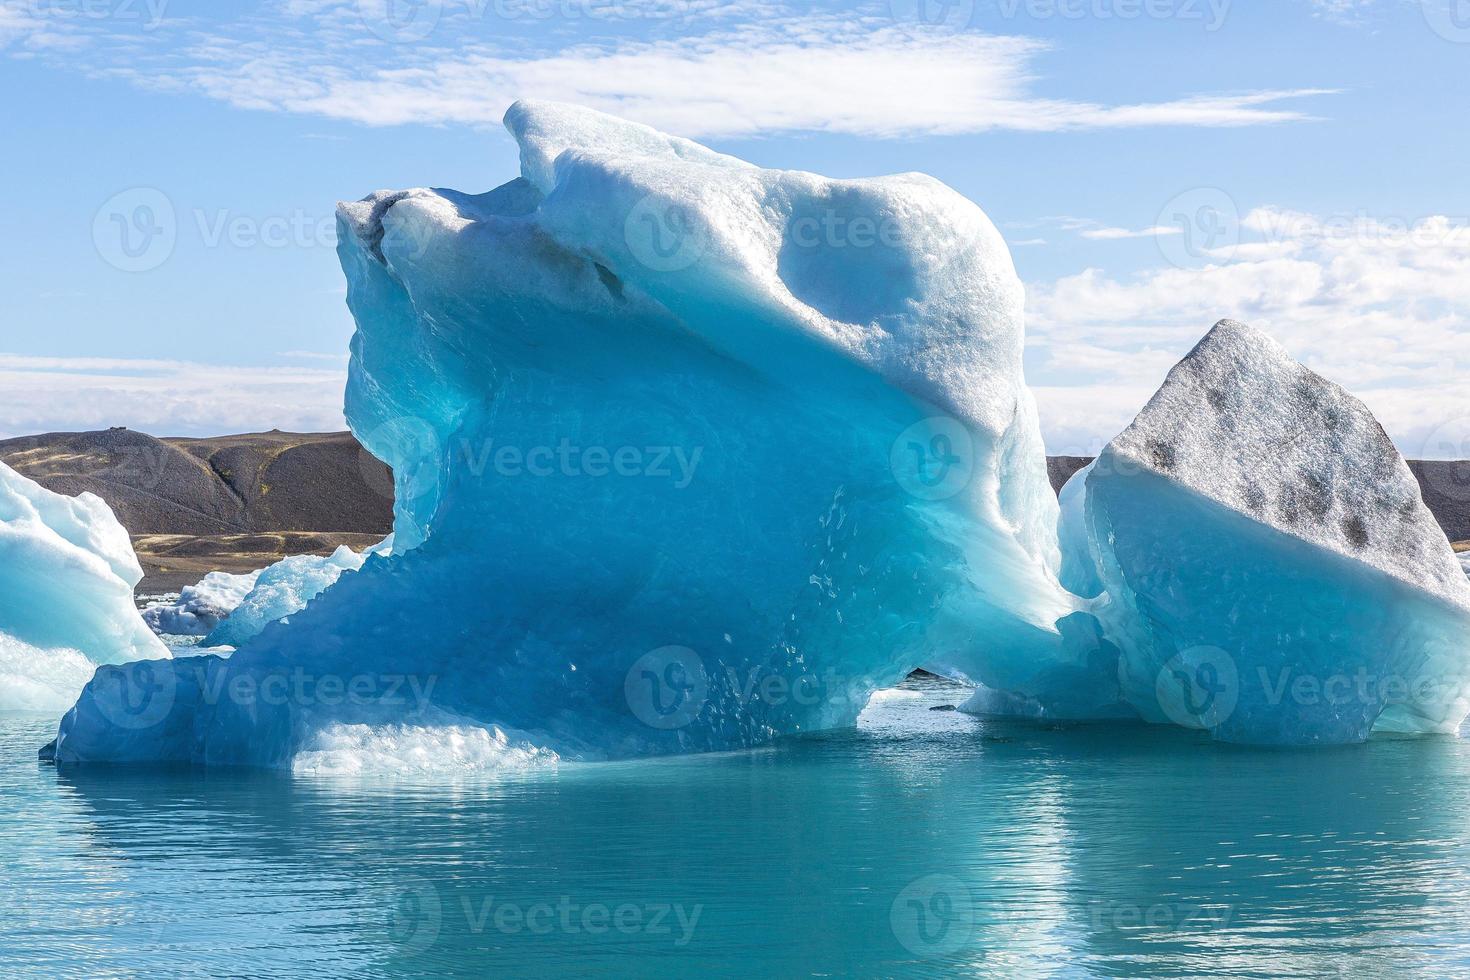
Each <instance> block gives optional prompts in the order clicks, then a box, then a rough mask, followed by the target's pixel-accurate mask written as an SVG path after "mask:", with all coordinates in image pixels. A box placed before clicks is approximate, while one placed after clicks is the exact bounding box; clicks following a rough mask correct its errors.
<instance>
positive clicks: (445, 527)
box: [58, 103, 1086, 765]
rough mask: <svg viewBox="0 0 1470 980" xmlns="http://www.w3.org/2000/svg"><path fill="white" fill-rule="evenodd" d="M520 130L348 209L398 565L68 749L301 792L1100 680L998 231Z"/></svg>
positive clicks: (940, 199)
mask: <svg viewBox="0 0 1470 980" xmlns="http://www.w3.org/2000/svg"><path fill="white" fill-rule="evenodd" d="M506 123H507V126H508V128H509V129H510V131H511V133H512V134H513V135H514V136H515V138H516V139H517V140H518V141H519V143H520V146H521V159H522V176H521V177H520V178H519V179H517V180H515V181H512V182H511V183H509V184H506V185H504V186H502V187H500V188H498V189H496V190H494V191H491V192H489V193H486V194H480V195H469V194H462V193H458V192H453V191H432V190H412V191H406V192H392V193H389V192H380V193H378V194H374V195H372V196H371V197H369V198H367V199H365V200H363V201H361V202H357V203H351V204H344V205H343V206H342V207H341V209H340V211H339V226H340V236H339V237H340V246H339V251H340V255H341V260H342V265H343V268H344V269H345V270H346V273H347V278H348V283H349V294H348V303H349V306H350V308H351V309H352V312H353V314H354V316H355V318H356V320H357V327H358V329H357V333H356V335H355V336H354V338H353V341H352V361H351V367H350V377H349V384H348V390H347V395H346V407H347V413H348V418H349V421H350V423H351V425H352V427H353V430H354V431H355V432H356V433H357V434H358V435H359V437H360V438H361V439H362V441H363V443H364V444H365V445H366V446H367V447H368V448H369V450H370V451H372V452H373V453H374V454H375V455H377V456H378V457H380V458H381V459H383V460H384V461H385V462H388V463H389V464H390V465H391V466H392V467H393V471H394V479H395V490H396V499H395V508H396V510H395V536H396V541H397V545H396V547H395V553H394V554H393V555H392V556H390V557H385V558H381V559H375V560H373V561H371V562H369V563H368V564H367V565H366V566H365V567H364V568H363V569H362V570H361V571H359V572H357V573H356V574H353V575H347V576H343V577H342V579H341V580H339V581H338V582H337V583H336V584H335V585H333V586H332V587H331V588H330V589H328V590H327V591H326V592H324V593H323V594H322V595H320V596H319V597H318V598H317V599H316V600H315V601H313V602H312V603H311V604H310V605H309V606H307V607H306V608H305V609H302V610H301V611H299V612H297V613H295V614H293V615H292V616H291V617H290V621H289V623H287V624H284V625H281V626H277V627H272V628H270V629H266V630H264V631H262V632H261V633H260V634H259V635H258V636H256V637H254V638H253V639H251V640H249V641H247V642H245V643H244V645H243V646H241V647H240V649H239V650H238V652H236V653H235V654H234V656H233V657H231V658H230V659H228V660H221V659H218V658H212V657H198V658H190V660H189V662H188V663H187V664H183V663H181V664H180V666H179V668H178V670H177V671H176V672H175V675H174V676H173V677H172V678H170V679H169V680H167V681H166V682H164V683H163V684H162V687H164V688H166V692H162V693H160V694H159V695H158V697H159V698H160V699H161V700H166V701H168V702H169V706H168V707H167V709H166V710H164V709H160V711H159V712H158V714H159V720H158V723H157V724H155V725H152V726H149V727H143V726H135V727H133V728H130V729H129V730H128V733H127V737H126V738H119V737H118V736H117V733H116V732H115V731H113V730H111V729H110V728H109V726H108V725H107V724H106V717H107V716H108V715H109V714H115V712H110V711H109V710H107V707H106V705H105V704H103V703H102V702H103V701H104V700H105V699H106V698H108V697H111V696H113V695H112V694H110V693H109V691H115V690H120V689H126V690H129V691H132V692H133V693H134V694H135V695H139V696H141V694H142V693H143V691H144V689H145V688H147V689H148V690H152V689H153V688H154V687H157V686H159V684H158V678H157V677H150V678H149V679H148V682H147V684H133V682H132V681H131V679H129V678H127V677H122V678H119V679H118V680H117V681H115V682H113V683H112V684H110V685H102V684H95V685H93V687H92V688H91V689H89V690H88V692H87V693H86V695H84V696H83V698H82V699H81V701H80V702H79V703H78V705H77V706H76V709H75V710H74V711H73V712H72V713H71V714H69V715H68V717H67V719H66V720H65V721H64V722H63V725H62V729H61V733H60V738H59V742H58V758H59V759H62V760H95V759H113V760H141V759H169V760H187V761H195V762H205V763H245V764H260V765H284V764H288V763H289V762H290V760H291V759H293V758H295V757H296V755H297V754H299V753H313V752H316V751H318V750H319V748H320V745H321V744H322V740H323V739H325V738H327V737H328V735H327V734H324V733H333V734H331V737H332V738H334V739H337V740H338V741H339V742H340V738H341V732H342V730H343V726H370V727H371V726H396V725H401V724H403V723H405V721H408V722H413V723H415V724H417V723H418V722H419V721H420V720H422V719H424V718H432V719H434V720H435V722H434V723H436V724H445V725H451V724H453V725H462V724H464V723H465V722H470V723H475V724H479V725H485V726H488V725H496V726H501V730H504V731H514V732H522V733H527V736H528V737H530V738H532V739H535V740H537V741H538V743H539V744H543V745H547V746H552V747H554V748H555V749H556V750H557V751H560V752H562V753H563V754H565V753H572V754H575V755H579V756H584V757H605V756H619V755H628V754H636V753H645V752H672V751H686V750H699V749H717V748H727V747H733V746H744V745H751V744H756V743H758V742H761V741H764V740H766V739H769V738H771V737H773V736H776V735H780V734H785V733H791V732H800V731H812V730H818V729H825V728H831V727H834V726H842V725H850V724H852V723H853V721H854V719H855V718H856V716H857V714H858V712H859V711H860V710H861V708H862V707H863V705H864V704H865V703H866V701H867V698H868V695H869V694H870V693H871V692H872V691H873V690H875V689H877V688H880V687H884V686H888V685H891V684H892V683H894V682H895V681H897V680H898V679H899V678H901V677H902V676H903V675H904V674H905V673H906V672H907V671H908V670H910V669H912V668H913V667H915V666H918V665H920V664H924V663H929V664H932V665H934V666H935V667H937V668H940V669H944V670H946V671H947V672H950V673H954V674H956V675H960V676H964V677H969V678H973V679H975V680H983V681H985V682H987V683H991V684H994V685H996V686H997V687H1002V688H1005V689H1008V690H1018V691H1022V692H1025V693H1026V694H1037V693H1040V692H1041V691H1042V690H1043V689H1045V688H1047V687H1048V686H1057V685H1060V684H1061V683H1062V682H1063V681H1067V682H1068V687H1069V688H1073V689H1075V688H1076V687H1077V685H1076V684H1073V683H1070V682H1071V681H1072V679H1073V678H1072V673H1073V669H1072V667H1071V666H1070V665H1069V664H1066V663H1061V662H1058V661H1057V660H1056V657H1055V654H1056V653H1057V651H1059V650H1060V648H1061V643H1062V636H1061V634H1060V632H1059V631H1058V629H1057V627H1056V623H1057V621H1058V620H1059V619H1061V618H1063V617H1066V616H1068V615H1070V614H1071V613H1073V612H1074V611H1075V609H1076V604H1075V602H1074V600H1073V598H1072V597H1071V596H1070V595H1068V594H1067V593H1066V592H1065V591H1064V590H1063V589H1062V588H1061V587H1060V585H1059V584H1058V582H1057V580H1056V571H1055V570H1056V568H1057V565H1058V563H1059V560H1060V557H1059V553H1058V548H1057V542H1056V502H1055V498H1054V496H1053V494H1052V493H1051V491H1050V489H1049V486H1048V483H1047V478H1046V471H1045V462H1044V455H1043V449H1042V443H1041V438H1040V434H1039V429H1038V425H1037V419H1036V411H1035V407H1034V404H1033V402H1032V398H1031V395H1030V393H1029V392H1028V391H1027V389H1026V387H1025V385H1024V382H1023V380H1022V373H1021V355H1022V343H1023V330H1022V301H1023V292H1022V288H1021V285H1020V282H1019V281H1018V279H1017V277H1016V274H1015V271H1014V268H1013V266H1012V264H1011V260H1010V256H1009V253H1008V251H1007V249H1006V247H1005V244H1004V241H1003V240H1002V238H1001V236H1000V235H999V234H998V233H997V231H996V230H995V228H994V227H993V225H992V224H991V223H990V221H989V220H988V219H987V218H986V217H985V215H984V214H983V213H982V212H981V211H980V210H979V208H977V207H976V206H975V205H974V204H972V203H970V202H969V201H967V200H965V199H964V198H963V197H961V196H959V195H958V194H956V193H955V192H954V191H952V190H950V189H949V188H947V187H945V186H944V185H942V184H940V183H939V182H938V181H935V180H933V179H932V178H929V177H924V176H920V175H914V174H908V175H901V176H896V177H886V178H879V179H872V180H829V179H826V178H823V177H818V176H816V175H813V174H807V173H797V172H787V171H770V170H762V169H759V168H756V167H753V166H750V165H749V164H746V163H744V162H742V161H739V160H736V159H734V158H731V157H727V156H722V155H720V154H717V153H714V152H712V151H710V150H707V149H705V148H703V147H701V146H698V145H697V144H694V143H690V142H688V141H685V140H680V139H676V138H671V137H667V136H664V135H662V134H659V133H657V132H655V131H654V130H651V129H648V128H646V127H643V126H638V125H634V124H630V123H626V122H622V121H620V120H616V119H613V118H611V117H608V116H604V115H601V114H598V113H594V112H590V111H587V110H584V109H579V108H575V107H570V106H562V105H548V104H527V103H522V104H519V105H517V106H515V107H513V108H512V109H511V110H510V112H509V113H508V115H507V117H506ZM232 619H233V617H232ZM230 622H231V620H226V621H225V624H224V625H223V626H222V627H221V629H227V628H228V624H229V623H230ZM303 674H304V675H305V676H304V677H303V676H302V675H303ZM405 675H406V676H407V679H408V680H412V681H416V682H417V690H418V691H419V692H421V693H422V692H428V691H430V690H431V692H432V693H424V694H423V696H422V697H419V696H412V695H410V696H408V697H407V698H406V699H405V693H406V692H408V691H409V690H410V687H411V686H406V685H404V684H395V683H394V682H393V681H392V680H390V678H401V677H404V676H405ZM298 681H299V682H300V683H299V684H297V683H296V682H298ZM354 682H355V683H357V684H358V686H359V692H358V695H357V696H353V697H348V698H345V699H338V698H337V697H336V696H335V693H336V691H337V689H338V688H339V687H343V686H350V685H351V683H354ZM323 684H327V685H330V686H331V688H332V690H333V695H334V696H331V697H326V696H322V694H321V692H320V691H319V690H316V689H315V688H316V687H320V686H321V685H323ZM286 687H290V688H291V689H292V691H293V693H292V694H291V695H290V696H289V697H284V698H273V699H270V701H269V702H267V701H266V699H263V698H261V697H240V696H236V694H235V693H233V692H237V691H240V690H245V691H249V692H259V691H262V690H264V689H267V688H286ZM298 688H304V689H298ZM390 688H392V692H391V696H390V692H389V689H390ZM1083 700H1086V698H1084V699H1083ZM355 730H356V729H355Z"/></svg>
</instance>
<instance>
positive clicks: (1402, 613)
mask: <svg viewBox="0 0 1470 980" xmlns="http://www.w3.org/2000/svg"><path fill="white" fill-rule="evenodd" d="M1079 478H1080V479H1081V480H1082V481H1083V482H1084V485H1085V495H1086V499H1085V515H1084V516H1083V526H1082V527H1081V528H1080V529H1079V526H1078V523H1077V522H1076V521H1075V520H1074V518H1075V513H1074V512H1073V510H1072V508H1071V507H1070V506H1067V505H1064V507H1065V509H1067V510H1068V518H1067V519H1066V520H1064V522H1063V535H1064V540H1066V541H1067V542H1069V544H1068V547H1069V549H1071V548H1076V547H1078V546H1079V545H1078V544H1077V542H1078V541H1079V540H1081V541H1084V542H1085V544H1086V546H1087V547H1088V549H1089V550H1090V554H1091V558H1092V562H1093V564H1094V567H1095V569H1096V575H1097V579H1098V581H1099V582H1100V583H1101V585H1102V586H1103V587H1104V589H1105V591H1106V594H1105V595H1104V596H1102V597H1101V598H1100V599H1099V601H1098V603H1097V606H1096V614H1097V616H1098V618H1099V619H1100V620H1102V622H1103V624H1104V628H1105V633H1106V635H1107V636H1108V638H1109V639H1110V640H1111V641H1113V642H1115V643H1116V644H1117V646H1118V647H1120V648H1121V661H1120V664H1119V672H1118V673H1119V679H1120V681H1121V685H1122V689H1123V691H1124V695H1125V697H1126V699H1127V701H1128V702H1129V703H1130V704H1132V705H1133V706H1134V707H1135V708H1136V709H1137V710H1138V711H1139V712H1140V713H1141V714H1142V715H1143V716H1144V717H1145V718H1147V719H1149V720H1151V721H1157V722H1164V721H1173V722H1175V723H1179V724H1185V725H1188V726H1190V727H1198V728H1207V729H1209V730H1211V731H1212V733H1213V734H1214V735H1215V737H1217V738H1220V739H1225V740H1230V741H1247V742H1272V743H1291V744H1298V743H1311V742H1352V741H1358V740H1361V739H1364V738H1366V737H1367V736H1368V734H1369V732H1370V731H1371V730H1372V729H1373V728H1374V727H1375V726H1377V727H1378V728H1379V729H1384V730H1393V731H1411V732H1438V731H1452V730H1454V729H1455V728H1456V727H1457V726H1458V725H1459V723H1460V721H1461V720H1463V718H1464V717H1465V715H1466V712H1467V710H1470V702H1467V700H1466V695H1467V693H1470V687H1467V682H1470V644H1467V643H1466V639H1465V638H1466V636H1467V635H1470V584H1467V582H1466V578H1465V575H1464V574H1463V573H1462V570H1461V569H1460V568H1459V567H1458V565H1457V563H1456V561H1455V557H1454V555H1453V553H1452V551H1451V549H1450V547H1449V544H1448V542H1447V541H1446V540H1445V537H1444V534H1443V532H1442V531H1441V530H1440V528H1439V526H1438V525H1437V524H1436V523H1435V521H1434V518H1433V516H1432V515H1431V514H1430V513H1429V511H1428V509H1427V508H1426V507H1425V506H1424V503H1423V501H1422V500H1421V498H1420V491H1419V486H1418V484H1417V482H1416V481H1415V480H1414V477H1413V475H1412V474H1411V473H1410V471H1409V468H1408V466H1407V465H1406V464H1405V462H1404V460H1403V459H1402V458H1401V457H1400V456H1399V453H1398V451H1397V450H1396V449H1395V448H1394V445H1393V443H1392V442H1391V441H1390V440H1389V439H1388V437H1387V436H1386V435H1385V434H1384V432H1383V430H1382V429H1381V428H1380V427H1379V425H1378V423H1377V421H1375V420H1374V418H1373V416H1372V415H1371V414H1370V413H1369V412H1368V410H1367V409H1366V408H1365V407H1364V406H1363V405H1362V403H1361V402H1359V401H1358V400H1357V399H1355V398H1353V397H1352V396H1351V395H1349V394H1347V393H1346V392H1345V391H1343V390H1342V389H1341V388H1339V387H1337V386H1336V385H1333V384H1331V383H1330V382H1328V381H1325V380H1323V379H1322V378H1320V377H1318V376H1317V375H1316V374H1314V373H1312V372H1311V371H1309V370H1307V369H1306V368H1305V367H1302V366H1301V365H1300V364H1298V363H1296V362H1295V361H1293V360H1292V359H1291V357H1290V356H1289V355H1288V354H1287V353H1286V352H1285V351H1284V350H1283V349H1282V348H1281V347H1280V346H1279V345H1278V344H1276V342H1275V341H1273V340H1271V339H1270V338H1269V337H1267V336H1265V335H1264V334H1262V333H1260V332H1259V331H1256V330H1253V329H1251V328H1250V327H1247V326H1245V325H1244V324H1240V323H1236V322H1233V321H1229V320H1226V321H1222V322H1221V323H1219V324H1218V325H1217V326H1216V327H1215V328H1214V329H1213V330H1212V331H1211V332H1210V333H1209V335H1208V336H1206V337H1205V339H1204V340H1202V341H1201V342H1200V344H1199V345H1198V346H1197V347H1196V348H1195V349H1194V350H1193V351H1192V352H1191V353H1190V354H1189V355H1188V356H1187V357H1186V358H1185V359H1184V360H1183V361H1181V362H1180V363H1179V364H1178V365H1177V366H1176V367H1175V368H1174V369H1173V370H1172V371H1171V372H1170V373H1169V377H1168V379H1167V380H1166V381H1165V383H1164V385H1163V387H1162V388H1160V390H1159V391H1158V393H1157V394H1156V395H1155V396H1154V397H1153V399H1152V400H1151V401H1150V402H1149V403H1148V406H1147V407H1145V408H1144V410H1143V411H1142V412H1141V413H1140V414H1139V416H1138V418H1137V419H1136V420H1135V421H1134V422H1133V424H1132V425H1131V426H1129V428H1128V429H1127V430H1126V431H1125V432H1124V433H1123V434H1122V435H1120V436H1118V438H1116V439H1115V440H1113V442H1112V443H1111V444H1110V445H1109V446H1108V447H1107V448H1106V450H1104V452H1103V453H1102V454H1101V455H1100V456H1099V457H1098V459H1097V461H1096V462H1095V463H1094V464H1093V465H1092V466H1091V467H1090V468H1089V472H1087V473H1086V474H1079ZM1067 492H1068V493H1069V501H1075V499H1076V498H1075V494H1076V491H1075V490H1074V489H1073V488H1072V487H1070V486H1069V487H1068V488H1067ZM1069 557H1070V556H1069ZM1068 567H1070V562H1069V563H1068ZM1069 578H1070V582H1069V584H1072V585H1074V587H1076V586H1080V585H1081V584H1082V583H1083V579H1084V578H1086V576H1085V575H1077V576H1069Z"/></svg>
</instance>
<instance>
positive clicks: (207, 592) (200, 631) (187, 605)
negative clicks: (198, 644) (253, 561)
mask: <svg viewBox="0 0 1470 980" xmlns="http://www.w3.org/2000/svg"><path fill="white" fill-rule="evenodd" d="M259 577H260V572H259V571H254V572H246V573H245V574H243V575H235V574H231V573H230V572H210V573H209V574H208V575H206V576H204V578H202V579H200V580H199V581H198V582H196V583H195V584H193V585H186V586H184V587H183V588H182V589H180V590H179V594H178V597H177V598H175V599H172V600H169V601H163V600H155V601H153V602H150V603H149V604H148V605H147V607H146V608H144V610H143V622H145V623H147V624H148V627H149V629H151V630H153V632H155V633H158V634H161V635H166V636H208V635H209V633H210V631H211V630H213V629H214V628H215V627H216V626H218V625H219V624H220V622H221V621H222V620H224V618H225V617H226V616H228V615H230V613H231V612H233V611H234V609H235V607H236V606H238V605H240V603H241V602H243V601H244V599H245V597H246V596H247V595H249V594H250V590H251V589H253V588H255V580H256V579H257V578H259Z"/></svg>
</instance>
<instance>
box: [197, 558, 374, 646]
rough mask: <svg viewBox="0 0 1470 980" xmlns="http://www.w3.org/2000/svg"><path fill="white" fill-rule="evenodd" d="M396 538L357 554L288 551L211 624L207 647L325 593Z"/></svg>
mask: <svg viewBox="0 0 1470 980" xmlns="http://www.w3.org/2000/svg"><path fill="white" fill-rule="evenodd" d="M392 546H393V543H392V539H391V538H390V539H389V540H387V541H384V542H383V543H381V544H378V545H376V546H374V547H372V548H369V549H368V550H367V551H364V552H362V553H361V554H359V553H358V552H356V551H353V550H352V549H351V548H349V547H347V546H346V545H342V546H340V547H338V548H337V550H336V551H334V552H332V553H331V554H330V555H290V556H288V557H286V558H282V559H281V560H280V561H278V562H276V563H275V564H274V565H271V566H269V567H267V568H263V569H261V570H260V571H258V572H255V573H254V574H253V575H252V576H251V577H250V587H249V590H248V591H247V592H246V593H245V594H244V595H243V596H240V597H239V599H238V600H236V602H235V604H234V605H233V606H232V607H231V608H230V609H229V610H228V611H227V612H226V613H225V615H224V616H222V617H221V618H220V619H219V621H218V622H217V623H216V625H215V626H214V627H213V628H212V629H210V630H209V632H208V634H207V635H206V636H205V638H204V640H203V641H202V644H201V645H202V646H206V647H222V646H229V647H238V646H240V645H241V644H242V643H244V642H245V641H246V640H248V639H250V638H251V637H252V636H255V635H256V634H257V633H259V632H260V631H261V630H263V629H265V628H266V626H268V625H270V624H271V623H276V622H280V621H282V620H285V619H287V618H288V617H290V616H291V614H292V613H295V612H298V611H299V610H301V609H304V608H306V604H307V603H309V602H311V601H312V600H313V599H315V598H316V597H317V596H319V595H321V594H322V593H323V592H325V591H327V589H329V588H331V587H332V585H333V584H334V583H335V582H336V581H337V579H339V578H340V577H341V576H342V573H343V572H355V571H357V570H358V569H359V568H361V567H362V563H363V561H364V560H365V559H366V558H367V557H368V556H369V555H373V554H386V553H388V552H389V551H391V550H392Z"/></svg>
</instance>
